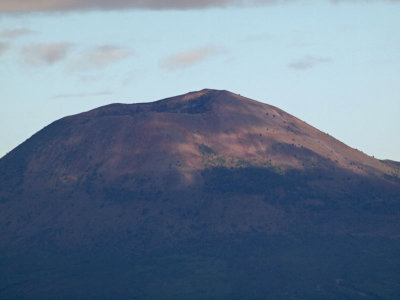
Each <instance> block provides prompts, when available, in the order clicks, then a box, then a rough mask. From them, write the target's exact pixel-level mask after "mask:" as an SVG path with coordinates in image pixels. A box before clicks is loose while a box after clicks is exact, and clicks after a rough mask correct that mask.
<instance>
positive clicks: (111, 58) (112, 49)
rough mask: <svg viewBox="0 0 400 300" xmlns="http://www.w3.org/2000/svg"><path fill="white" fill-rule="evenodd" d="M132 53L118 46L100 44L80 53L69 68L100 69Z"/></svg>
mask: <svg viewBox="0 0 400 300" xmlns="http://www.w3.org/2000/svg"><path fill="white" fill-rule="evenodd" d="M133 54H134V53H133V51H132V50H129V49H126V48H123V47H120V46H115V45H102V46H98V47H94V48H91V49H88V50H86V51H84V52H83V53H82V55H81V56H80V57H79V58H78V59H77V60H75V62H74V63H73V65H72V67H71V69H72V70H75V71H76V70H84V69H102V68H105V67H107V66H109V65H110V64H112V63H115V62H117V61H120V60H123V59H125V58H127V57H129V56H131V55H133Z"/></svg>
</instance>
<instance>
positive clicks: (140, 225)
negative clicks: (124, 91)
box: [0, 89, 400, 299]
mask: <svg viewBox="0 0 400 300" xmlns="http://www.w3.org/2000/svg"><path fill="white" fill-rule="evenodd" d="M399 238H400V165H399V163H397V162H394V161H390V160H378V159H375V158H373V157H370V156H368V155H366V154H364V153H362V152H361V151H358V150H355V149H353V148H351V147H349V146H347V145H345V144H343V143H342V142H340V141H338V140H336V139H335V138H333V137H331V136H330V135H328V134H326V133H323V132H321V131H319V130H317V129H316V128H314V127H312V126H310V125H308V124H307V123H305V122H303V121H301V120H299V119H297V118H296V117H294V116H292V115H290V114H288V113H286V112H284V111H282V110H280V109H278V108H276V107H273V106H270V105H267V104H264V103H260V102H257V101H254V100H251V99H248V98H245V97H242V96H240V95H237V94H234V93H231V92H228V91H223V90H209V89H206V90H202V91H198V92H192V93H188V94H185V95H181V96H177V97H172V98H167V99H164V100H160V101H156V102H152V103H140V104H111V105H108V106H104V107H100V108H97V109H94V110H91V111H89V112H85V113H81V114H78V115H74V116H69V117H65V118H63V119H60V120H58V121H55V122H54V123H52V124H50V125H49V126H47V127H45V128H44V129H42V130H41V131H39V132H38V133H36V134H35V135H33V136H32V137H31V138H30V139H28V140H27V141H25V142H24V143H22V144H21V145H20V146H18V147H17V148H15V149H14V150H12V151H11V152H10V153H8V154H7V155H5V156H4V157H3V158H1V159H0V240H1V243H0V298H2V299H21V298H27V299H38V298H41V299H42V298H57V299H58V298H60V299H64V298H65V299H75V298H82V299H87V298H90V299H92V298H95V299H97V298H99V299H102V298H107V299H116V298H118V299H119V298H122V299H268V298H273V299H277V298H282V299H310V298H319V299H321V298H323V299H340V298H343V299H349V298H351V299H357V298H360V299H364V298H367V299H369V298H371V299H372V298H397V297H399V296H400V285H399V282H400V255H399V253H400V239H399Z"/></svg>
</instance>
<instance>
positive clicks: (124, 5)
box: [0, 0, 400, 13]
mask: <svg viewBox="0 0 400 300" xmlns="http://www.w3.org/2000/svg"><path fill="white" fill-rule="evenodd" d="M299 1H300V0H113V1H110V0H82V1H78V0H1V1H0V12H3V13H15V12H17V13H23V12H62V11H88V10H123V9H130V8H136V9H137V8H139V9H156V10H161V9H203V8H208V7H224V6H246V5H265V4H267V5H268V4H281V3H291V2H299ZM327 1H330V2H332V3H340V2H355V3H367V2H388V3H399V2H400V1H399V0H327Z"/></svg>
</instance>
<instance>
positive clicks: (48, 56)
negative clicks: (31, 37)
mask: <svg viewBox="0 0 400 300" xmlns="http://www.w3.org/2000/svg"><path fill="white" fill-rule="evenodd" d="M71 47H72V44H70V43H48V44H32V45H28V46H25V47H24V48H23V49H22V55H23V58H24V60H25V62H26V63H27V64H29V65H32V66H42V65H54V64H55V63H57V62H59V61H61V60H63V59H64V58H65V57H66V56H67V54H68V52H69V50H70V49H71Z"/></svg>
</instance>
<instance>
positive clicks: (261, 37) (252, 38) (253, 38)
mask: <svg viewBox="0 0 400 300" xmlns="http://www.w3.org/2000/svg"><path fill="white" fill-rule="evenodd" d="M272 38H273V36H272V35H271V34H268V33H259V34H249V35H247V36H246V37H245V38H243V41H244V42H258V41H267V40H271V39H272Z"/></svg>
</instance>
